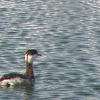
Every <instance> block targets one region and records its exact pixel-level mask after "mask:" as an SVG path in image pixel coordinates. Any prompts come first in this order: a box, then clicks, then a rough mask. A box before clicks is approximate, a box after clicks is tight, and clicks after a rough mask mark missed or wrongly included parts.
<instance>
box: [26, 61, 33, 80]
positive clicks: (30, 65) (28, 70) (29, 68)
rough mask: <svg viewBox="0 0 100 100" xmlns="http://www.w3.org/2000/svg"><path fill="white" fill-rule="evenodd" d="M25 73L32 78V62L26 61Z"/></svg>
mask: <svg viewBox="0 0 100 100" xmlns="http://www.w3.org/2000/svg"><path fill="white" fill-rule="evenodd" d="M25 75H26V76H28V77H30V78H32V79H34V73H33V63H28V62H26V72H25Z"/></svg>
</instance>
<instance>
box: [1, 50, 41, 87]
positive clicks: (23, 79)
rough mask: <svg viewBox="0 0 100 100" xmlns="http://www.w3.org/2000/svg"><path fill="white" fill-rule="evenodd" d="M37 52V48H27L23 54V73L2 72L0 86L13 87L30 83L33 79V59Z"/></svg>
mask: <svg viewBox="0 0 100 100" xmlns="http://www.w3.org/2000/svg"><path fill="white" fill-rule="evenodd" d="M37 56H41V55H40V54H38V52H37V50H35V49H30V50H27V52H26V54H25V62H26V70H25V73H24V74H19V73H16V72H13V73H8V74H4V75H3V76H1V77H0V86H6V87H14V86H19V85H20V86H21V85H32V84H33V83H34V81H35V78H34V72H33V61H34V60H35V58H36V57H37Z"/></svg>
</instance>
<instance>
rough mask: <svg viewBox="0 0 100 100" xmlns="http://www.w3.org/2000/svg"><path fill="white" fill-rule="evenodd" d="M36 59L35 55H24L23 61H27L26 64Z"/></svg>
mask: <svg viewBox="0 0 100 100" xmlns="http://www.w3.org/2000/svg"><path fill="white" fill-rule="evenodd" d="M36 57H37V55H27V54H26V55H25V61H27V62H28V63H32V62H33V60H34V59H35V58H36Z"/></svg>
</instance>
